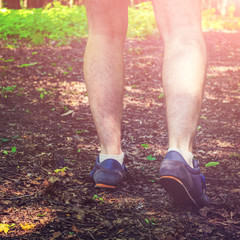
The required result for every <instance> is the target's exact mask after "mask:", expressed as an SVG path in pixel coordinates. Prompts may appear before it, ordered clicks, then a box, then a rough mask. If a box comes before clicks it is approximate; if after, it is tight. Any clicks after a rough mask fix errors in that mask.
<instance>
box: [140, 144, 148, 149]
mask: <svg viewBox="0 0 240 240" xmlns="http://www.w3.org/2000/svg"><path fill="white" fill-rule="evenodd" d="M141 146H142V147H143V148H149V145H148V144H147V143H143V144H141Z"/></svg>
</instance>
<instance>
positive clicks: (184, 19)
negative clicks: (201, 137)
mask: <svg viewBox="0 0 240 240" xmlns="http://www.w3.org/2000/svg"><path fill="white" fill-rule="evenodd" d="M153 2H154V10H155V14H156V20H157V23H158V27H159V30H160V33H161V36H162V38H163V41H164V61H163V86H164V91H165V97H166V105H167V123H168V134H169V147H170V148H177V149H180V150H182V152H183V153H187V152H192V145H193V139H194V136H195V134H196V129H197V123H198V118H199V113H200V108H201V102H202V95H203V87H204V80H205V69H206V48H205V42H204V39H203V34H202V31H201V16H200V4H201V1H200V0H184V1H183V0H154V1H153ZM186 158H187V159H186V160H187V161H189V164H190V165H191V157H190V158H189V157H188V156H187V154H186ZM188 159H190V160H188Z"/></svg>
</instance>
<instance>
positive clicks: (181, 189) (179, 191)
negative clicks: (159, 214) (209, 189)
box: [160, 176, 198, 207]
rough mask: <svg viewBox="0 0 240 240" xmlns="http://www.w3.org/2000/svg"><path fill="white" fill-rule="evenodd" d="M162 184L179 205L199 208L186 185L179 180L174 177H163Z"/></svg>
mask: <svg viewBox="0 0 240 240" xmlns="http://www.w3.org/2000/svg"><path fill="white" fill-rule="evenodd" d="M160 184H161V185H162V187H163V188H164V189H165V190H166V192H167V193H169V195H170V196H172V197H173V199H174V200H175V202H176V203H178V204H179V205H189V204H191V205H193V204H194V205H195V206H197V207H198V205H197V203H196V202H195V201H194V199H193V198H192V197H191V195H190V193H189V192H188V190H187V189H186V187H185V186H184V184H183V183H182V182H181V181H180V180H179V179H178V178H175V177H173V176H162V177H160Z"/></svg>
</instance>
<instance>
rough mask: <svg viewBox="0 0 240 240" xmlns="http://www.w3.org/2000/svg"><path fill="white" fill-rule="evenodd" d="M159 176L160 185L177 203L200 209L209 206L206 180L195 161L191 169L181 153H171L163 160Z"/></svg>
mask: <svg viewBox="0 0 240 240" xmlns="http://www.w3.org/2000/svg"><path fill="white" fill-rule="evenodd" d="M159 174H160V184H161V185H162V187H163V188H164V189H165V190H166V192H168V193H169V194H170V195H171V196H172V197H173V198H174V200H175V202H176V203H178V204H180V205H195V206H197V207H199V208H201V207H204V206H205V205H208V204H209V200H208V198H207V196H206V190H207V188H206V183H205V178H204V176H203V175H202V174H201V173H200V168H199V166H198V161H196V160H195V159H193V168H191V167H190V166H189V165H188V163H187V162H186V161H185V159H184V158H183V157H182V155H181V154H180V153H178V152H176V151H170V152H168V153H167V155H166V156H165V158H164V159H163V162H162V164H161V167H160V171H159Z"/></svg>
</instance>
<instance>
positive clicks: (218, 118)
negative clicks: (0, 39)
mask: <svg viewBox="0 0 240 240" xmlns="http://www.w3.org/2000/svg"><path fill="white" fill-rule="evenodd" d="M204 36H205V39H206V43H207V49H208V69H207V81H206V91H205V97H204V101H203V107H202V112H201V116H200V120H199V127H198V133H197V136H196V141H195V146H194V154H195V157H196V159H198V160H199V161H200V166H201V169H202V173H203V174H204V175H205V178H206V181H207V187H208V190H207V193H208V196H209V198H210V200H211V205H210V206H209V207H204V208H202V209H194V208H182V207H178V206H176V205H174V204H173V202H172V200H171V198H169V197H168V196H167V195H166V194H165V191H164V190H163V189H162V188H161V186H160V184H159V179H158V170H159V166H160V163H161V161H162V159H163V157H164V155H165V153H166V149H167V131H166V119H165V103H164V95H163V89H162V83H161V64H162V59H163V47H162V43H161V41H159V40H158V39H157V38H150V39H146V40H141V41H140V40H128V41H127V42H126V50H125V55H124V58H125V67H126V69H125V77H126V87H125V99H124V108H125V110H124V116H123V130H122V132H123V150H124V152H125V153H126V160H125V163H126V165H127V167H128V170H129V172H128V176H127V179H126V181H124V182H123V183H122V184H121V186H120V187H119V188H118V189H116V190H111V191H110V190H108V191H103V190H98V189H95V188H94V184H93V182H92V180H91V178H90V172H91V170H92V168H93V166H94V162H95V158H96V156H97V154H98V151H99V146H98V140H97V137H96V131H95V129H94V125H93V121H92V117H91V114H90V110H89V106H88V100H87V93H86V89H85V85H84V80H83V71H82V65H83V53H84V48H85V44H86V41H85V40H83V41H82V43H72V44H71V45H69V46H63V47H58V46H54V47H53V46H51V47H48V46H44V47H36V48H27V47H21V48H18V49H7V48H3V47H2V48H1V51H0V78H1V80H0V81H1V82H0V83H1V84H0V86H1V88H0V149H1V150H0V158H1V161H0V224H2V225H0V227H1V226H2V227H3V226H5V227H6V226H7V227H6V228H7V230H9V231H8V233H4V232H3V231H1V230H0V231H1V232H0V239H51V240H53V239H84V240H85V239H86V240H87V239H118V240H120V239H130V240H134V239H144V240H145V239H152V240H153V239H212V240H215V239H240V200H239V199H240V151H239V149H240V141H239V139H240V124H239V116H240V112H239V109H240V94H239V92H240V33H214V32H209V33H205V34H204ZM149 155H152V158H150V159H151V160H149V159H147V157H148V156H149ZM209 162H218V163H219V165H217V166H210V167H206V166H205V164H207V163H209ZM3 224H8V225H3ZM0 229H1V228H0Z"/></svg>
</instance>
